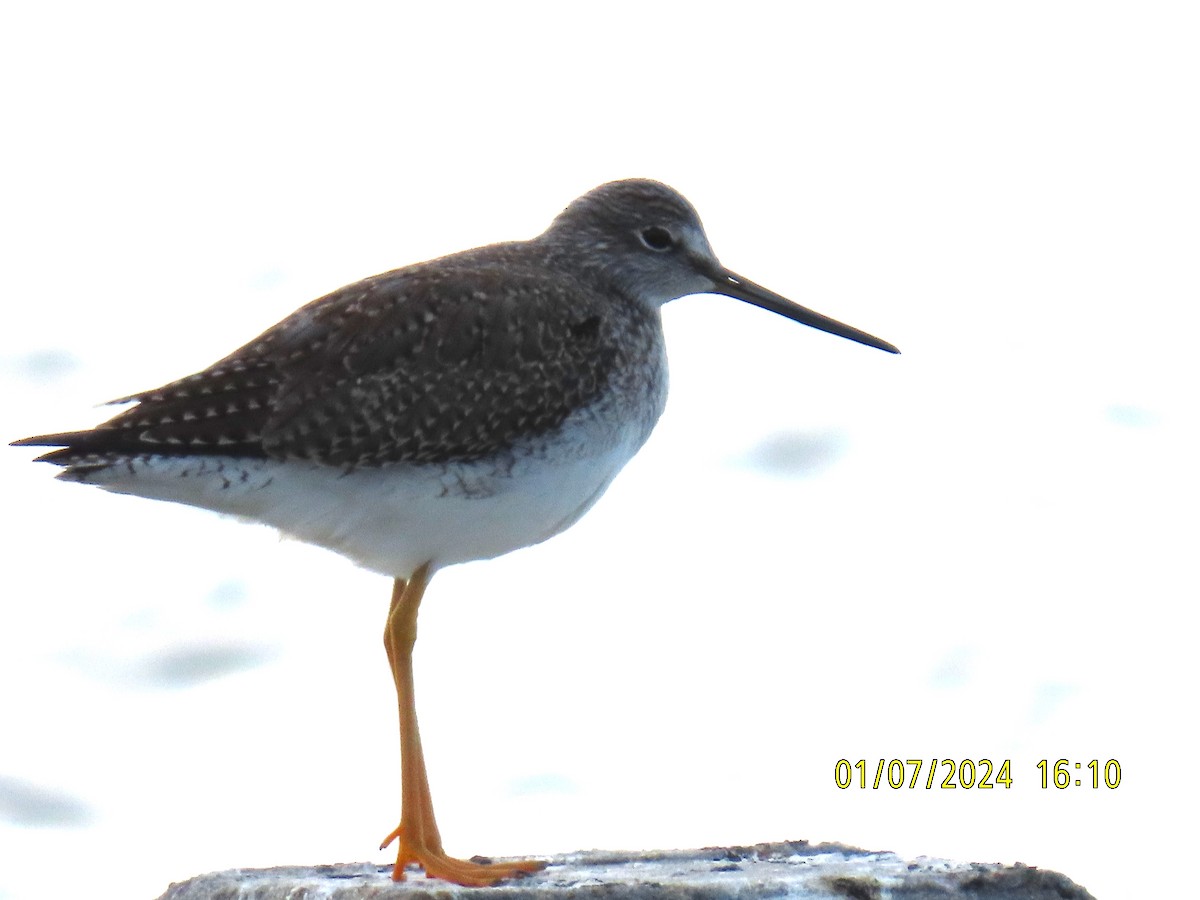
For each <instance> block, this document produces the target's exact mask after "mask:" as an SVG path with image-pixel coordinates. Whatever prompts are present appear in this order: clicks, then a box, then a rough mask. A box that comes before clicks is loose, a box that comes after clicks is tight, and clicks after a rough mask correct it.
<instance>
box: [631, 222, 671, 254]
mask: <svg viewBox="0 0 1200 900" xmlns="http://www.w3.org/2000/svg"><path fill="white" fill-rule="evenodd" d="M638 236H639V237H640V238H641V239H642V243H643V244H645V245H646V246H647V247H649V248H650V249H651V250H656V251H658V252H660V253H661V252H662V251H663V250H670V249H671V248H672V247H674V246H675V238H674V237H672V236H671V232H669V231H667V229H665V228H663V227H662V226H661V225H651V226H650V227H649V228H643V229H642V230H641V232H640V233H639V235H638Z"/></svg>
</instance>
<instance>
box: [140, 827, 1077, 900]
mask: <svg viewBox="0 0 1200 900" xmlns="http://www.w3.org/2000/svg"><path fill="white" fill-rule="evenodd" d="M554 894H560V895H562V896H563V897H570V898H571V900H591V898H615V897H622V898H625V897H628V898H638V900H642V898H653V900H674V898H680V900H683V898H687V900H722V898H738V900H753V898H759V897H788V898H795V900H818V898H819V900H951V898H987V900H1093V898H1092V895H1091V894H1089V893H1088V892H1087V891H1086V890H1084V889H1083V888H1081V887H1079V886H1078V885H1076V884H1075V883H1074V882H1072V881H1071V880H1070V879H1069V878H1067V877H1066V876H1064V875H1059V874H1058V873H1057V872H1048V871H1043V870H1040V869H1036V868H1031V867H1029V866H1024V865H1022V864H1020V863H1017V864H1016V865H1015V866H1002V865H999V864H989V863H959V862H950V861H948V860H942V859H931V858H929V857H924V856H922V857H918V858H917V859H915V860H912V861H909V860H903V859H901V858H900V857H898V856H896V855H895V854H894V853H887V852H881V853H875V852H872V851H868V850H858V849H856V848H854V847H847V846H844V845H842V844H809V843H808V842H807V841H784V842H781V843H775V844H755V845H753V846H747V847H709V848H706V849H703V850H662V851H645V852H637V853H615V852H605V851H599V850H590V851H585V852H580V853H568V854H565V855H563V856H555V857H551V858H550V860H549V865H548V866H547V868H546V869H545V870H544V871H542V872H539V873H537V874H536V875H531V876H530V877H528V878H523V879H521V880H519V881H514V882H509V883H505V884H501V885H498V886H496V887H492V888H463V887H457V886H456V885H451V884H446V883H445V882H442V881H436V880H432V879H426V878H424V877H422V876H421V873H420V871H419V870H415V871H413V872H410V873H409V876H408V880H407V881H404V882H401V883H398V884H397V883H395V882H393V881H392V879H391V866H380V865H376V864H374V863H344V864H338V865H328V866H280V867H278V868H273V869H230V870H229V871H226V872H214V873H212V874H209V875H200V876H197V877H196V878H192V879H189V880H188V881H184V882H180V883H178V884H173V885H171V887H170V888H169V889H168V890H167V892H166V893H165V894H163V895H162V897H160V898H159V900H285V898H286V900H300V898H303V900H365V898H391V897H405V896H408V897H419V898H427V900H435V898H436V900H451V898H461V897H467V896H469V897H472V898H474V900H479V898H482V897H494V898H496V900H526V898H529V900H549V898H551V897H553V895H554Z"/></svg>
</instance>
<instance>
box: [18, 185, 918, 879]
mask: <svg viewBox="0 0 1200 900" xmlns="http://www.w3.org/2000/svg"><path fill="white" fill-rule="evenodd" d="M698 293H716V294H723V295H726V296H728V297H732V298H735V299H737V300H741V301H744V302H746V303H749V304H752V305H754V306H757V307H760V308H762V309H765V310H769V311H770V312H773V313H777V314H778V315H780V316H783V317H785V318H787V319H791V320H792V321H795V322H798V323H801V324H804V325H807V326H810V327H812V328H815V329H819V330H820V331H824V332H827V333H830V334H833V335H837V336H840V337H843V338H847V339H849V340H851V341H855V342H857V343H859V344H863V345H866V346H868V347H873V348H877V349H879V350H883V351H886V352H888V353H899V350H898V349H897V348H896V347H894V346H893V345H892V344H889V343H888V342H886V341H883V340H880V339H879V338H876V337H873V336H872V335H870V334H867V333H866V332H863V331H859V330H858V329H856V328H852V327H850V326H848V325H844V324H842V323H840V322H838V321H835V320H834V319H830V318H828V317H826V316H824V315H821V314H819V313H816V312H814V311H812V310H810V309H807V308H805V307H803V306H800V305H798V304H796V303H793V302H792V301H790V300H787V299H786V298H784V297H782V296H781V295H779V294H776V293H773V292H772V291H769V290H767V289H766V288H764V287H762V286H760V285H758V284H755V283H754V282H752V281H750V280H749V279H746V278H743V277H742V276H741V275H738V274H736V273H734V272H733V271H731V270H729V269H727V268H725V267H724V266H722V265H721V263H720V262H719V261H718V259H717V256H716V255H715V253H714V252H713V249H712V247H711V246H710V244H709V241H708V238H707V236H706V235H705V231H704V227H703V225H702V224H701V221H700V217H699V215H698V214H697V212H696V210H695V208H694V207H693V206H692V204H691V203H689V202H688V201H687V200H686V199H685V198H684V197H683V196H682V195H681V194H680V193H678V192H677V191H675V190H674V189H672V188H670V187H668V186H666V185H665V184H662V183H660V182H658V181H653V180H649V179H642V178H635V179H627V180H622V181H613V182H609V183H606V184H602V185H600V186H599V187H596V188H594V189H592V190H591V191H589V192H587V193H585V194H584V195H582V196H581V197H579V198H578V199H576V200H574V201H573V202H572V203H570V204H569V205H568V206H567V207H566V208H565V209H563V211H562V212H561V213H559V214H558V215H557V216H556V217H555V218H554V219H553V221H552V222H551V224H550V225H549V227H548V228H547V229H546V230H545V231H544V232H543V233H541V234H540V235H538V236H536V237H533V238H531V239H528V240H524V241H510V242H505V243H497V244H491V245H488V246H484V247H479V248H476V249H472V250H466V251H463V252H460V253H454V254H451V255H448V256H443V257H440V258H437V259H433V260H429V261H426V262H420V263H416V264H413V265H408V266H405V267H403V268H399V269H395V270H393V271H389V272H385V273H383V274H379V275H375V276H373V277H369V278H366V279H364V280H361V281H358V282H355V283H353V284H350V285H348V286H346V287H343V288H340V289H339V290H335V291H333V292H332V293H330V294H327V295H325V296H323V297H321V298H319V299H317V300H314V301H312V302H311V303H308V304H306V305H304V306H302V307H300V308H299V309H297V310H296V311H295V312H293V313H292V314H291V315H289V316H287V317H286V318H284V319H283V320H282V321H280V322H279V323H278V324H276V325H274V326H273V327H271V328H268V329H267V330H266V331H265V332H263V333H262V334H260V335H259V336H258V337H256V338H254V339H253V340H251V341H250V342H249V343H247V344H245V345H244V346H242V347H241V348H240V349H237V350H235V351H233V352H232V353H230V354H229V355H228V356H225V357H224V358H223V359H220V360H219V361H217V362H216V363H214V364H213V365H211V366H209V367H208V368H206V369H204V370H203V371H200V372H197V373H195V374H193V375H188V376H186V377H183V378H180V379H178V380H176V381H172V382H170V383H168V384H165V385H163V386H161V387H158V388H154V389H152V390H146V391H142V392H140V393H136V394H130V395H128V396H125V397H121V398H119V399H118V400H114V401H112V403H114V404H117V403H120V404H132V405H131V406H129V407H127V408H125V409H123V410H122V411H120V412H118V413H117V414H116V415H114V416H113V417H112V418H110V419H109V420H108V421H105V422H103V423H102V424H100V425H98V426H96V427H94V428H92V429H89V430H83V431H71V432H65V433H61V434H44V435H38V436H36V437H30V438H25V439H23V440H19V441H15V442H14V444H13V446H40V447H50V448H54V449H52V450H50V451H49V452H46V453H44V454H43V455H41V456H39V457H37V459H38V461H44V462H48V463H52V464H54V465H56V466H60V467H61V472H60V473H59V474H58V477H59V478H60V479H63V480H65V481H69V482H77V483H80V484H88V485H95V486H97V487H100V488H103V489H104V490H107V491H111V492H114V493H119V494H132V495H136V496H139V497H146V498H150V499H154V500H163V501H169V502H175V503H182V504H187V505H190V506H194V507H200V508H203V509H207V510H212V511H215V512H217V513H222V514H228V515H232V516H235V517H239V518H241V519H244V520H249V521H251V522H256V523H262V524H266V525H269V526H272V527H274V528H276V529H278V530H279V531H280V532H281V533H282V534H284V535H286V536H289V537H292V538H297V539H299V540H301V541H305V542H307V543H310V544H315V545H317V546H320V547H324V548H327V549H329V550H332V551H335V552H336V553H339V554H341V555H343V556H345V557H348V558H349V559H350V560H352V561H353V562H354V563H356V564H358V565H359V566H361V567H363V568H365V569H368V570H370V571H372V572H377V573H380V574H382V575H385V576H387V577H389V578H391V579H392V590H391V601H390V604H389V607H388V613H387V618H386V622H385V627H384V647H385V650H386V653H387V658H388V663H389V666H390V668H391V673H392V678H393V681H394V683H395V688H396V697H397V710H398V716H399V725H400V768H401V802H400V806H401V811H400V824H399V825H398V826H397V827H396V828H395V829H393V830H392V831H391V833H390V834H389V835H388V836H387V838H386V839H385V840H384V842H383V843H382V844H381V845H380V849H383V848H385V847H387V846H388V845H390V844H391V843H392V842H393V841H396V842H398V847H397V856H396V862H395V865H394V866H393V868H392V877H393V878H394V879H395V880H397V881H400V880H403V879H404V877H405V872H406V870H407V869H409V868H410V867H419V868H421V869H423V870H424V872H425V875H426V876H427V877H430V878H438V879H442V880H445V881H447V882H452V883H456V884H460V885H468V886H486V885H493V884H496V883H497V882H500V881H503V880H505V879H511V878H516V877H523V876H526V875H529V874H531V873H533V872H536V871H538V870H539V869H541V868H542V867H543V865H544V863H543V861H541V860H537V859H528V860H519V861H498V862H497V861H484V862H480V861H474V860H465V859H459V858H455V857H452V856H450V855H448V854H447V853H446V851H445V850H444V849H443V845H442V839H441V836H440V833H439V831H438V826H437V821H436V818H435V815H434V808H433V802H432V799H431V795H430V790H429V780H428V777H427V774H426V767H425V757H424V753H423V751H422V748H421V738H420V732H419V729H418V725H417V708H416V699H415V693H414V682H413V666H412V653H413V647H414V645H415V642H416V636H417V614H418V610H419V607H420V604H421V601H422V598H423V597H424V595H425V591H426V587H427V585H428V584H429V581H430V579H431V578H432V576H433V575H434V574H435V573H436V572H437V571H438V570H440V569H443V568H445V567H447V566H452V565H456V564H458V563H464V562H469V561H474V560H485V559H491V558H494V557H497V556H500V555H502V554H505V553H509V552H511V551H513V550H517V549H519V548H522V547H528V546H531V545H534V544H538V543H541V542H542V541H545V540H547V539H548V538H550V537H553V536H554V535H556V534H559V533H560V532H562V531H564V530H565V529H567V528H569V527H570V526H571V525H573V524H574V523H575V522H577V521H578V520H579V519H580V517H581V516H583V515H584V513H586V512H587V511H588V510H589V509H590V508H591V507H592V506H593V504H595V503H596V501H597V500H598V499H599V498H600V496H601V495H602V494H603V493H604V492H605V490H606V489H607V488H608V486H609V484H610V483H611V482H612V480H613V479H614V478H615V477H616V475H617V473H618V472H619V471H620V470H621V468H622V467H623V466H624V465H625V464H626V463H627V462H629V460H630V459H631V458H632V457H633V456H634V454H635V453H637V451H638V450H639V449H640V448H641V447H642V445H643V444H644V443H645V442H646V440H647V438H648V437H649V436H650V433H651V431H652V429H653V428H654V426H655V423H656V422H657V421H658V419H659V416H660V415H661V413H662V412H663V409H664V406H665V403H666V396H667V357H666V349H665V343H664V337H663V328H662V318H661V309H662V307H663V305H664V304H666V303H667V302H669V301H671V300H675V299H678V298H680V297H684V296H688V295H692V294H698Z"/></svg>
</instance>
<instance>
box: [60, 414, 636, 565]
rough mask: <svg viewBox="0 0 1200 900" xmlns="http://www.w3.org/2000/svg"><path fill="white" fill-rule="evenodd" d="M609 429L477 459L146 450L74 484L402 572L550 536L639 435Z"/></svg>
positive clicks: (596, 493) (598, 487) (602, 485)
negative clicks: (354, 464)
mask: <svg viewBox="0 0 1200 900" xmlns="http://www.w3.org/2000/svg"><path fill="white" fill-rule="evenodd" d="M609 437H610V438H612V437H614V436H612V435H610V436H609ZM615 437H616V439H615V440H608V441H604V442H600V443H597V442H595V441H588V440H583V441H557V442H551V443H543V444H540V445H529V446H525V447H518V448H514V449H513V450H510V451H506V452H505V453H504V454H503V455H501V456H498V457H496V458H492V459H486V460H480V461H474V462H454V463H443V464H436V465H435V464H430V465H414V464H403V465H394V466H387V467H378V468H359V469H352V470H345V469H341V468H337V467H333V466H327V465H322V464H320V463H316V462H312V461H308V460H295V459H289V460H284V461H280V460H271V459H256V458H230V457H218V456H195V457H190V458H184V457H169V456H159V457H153V456H152V457H142V458H138V459H128V460H123V461H121V462H119V463H116V464H114V465H112V466H110V467H108V468H106V469H103V470H100V471H94V472H92V473H91V474H90V475H89V476H88V477H87V478H86V479H79V480H86V481H87V482H89V483H92V484H96V485H98V486H100V487H103V488H106V489H107V490H110V491H114V492H117V493H127V494H134V495H137V496H141V497H147V498H151V499H156V500H166V501H173V502H177V503H185V504H188V505H191V506H198V507H201V508H204V509H209V510H213V511H216V512H219V513H225V514H229V515H234V516H238V517H240V518H243V519H247V520H250V521H254V522H260V523H263V524H266V525H271V526H273V527H275V528H278V529H279V530H280V531H281V532H282V533H283V534H284V535H286V536H289V537H293V538H296V539H298V540H301V541H304V542H306V543H311V544H316V545H318V546H321V547H326V548H328V549H330V550H334V551H336V552H338V553H341V554H342V555H344V556H347V557H349V558H350V559H352V560H353V561H354V562H356V563H358V564H359V565H361V566H363V567H364V568H367V569H370V570H372V571H376V572H380V573H382V574H386V575H390V576H393V577H400V578H403V577H407V576H408V575H410V574H411V573H412V572H413V571H414V570H415V569H416V568H417V567H418V566H420V565H422V564H423V563H425V562H432V563H433V565H434V567H435V568H440V567H444V566H448V565H454V564H455V563H461V562H468V561H471V560H478V559H490V558H492V557H495V556H500V555H502V554H504V553H508V552H510V551H512V550H516V549H518V548H520V547H527V546H530V545H532V544H537V543H540V542H541V541H544V540H546V539H547V538H550V537H552V536H554V535H555V534H558V533H559V532H560V531H562V530H564V529H565V528H567V527H568V526H570V525H571V524H573V523H574V522H575V521H576V520H577V519H578V518H579V517H580V516H582V515H583V514H584V513H585V512H586V511H587V510H588V509H589V508H590V507H591V506H592V504H593V503H595V502H596V500H597V499H599V497H600V495H601V494H603V493H604V490H605V489H606V488H607V487H608V485H609V483H610V482H611V481H612V479H613V478H614V477H615V476H616V474H617V473H618V472H619V471H620V470H621V468H622V467H623V466H624V465H625V463H626V462H628V461H629V459H630V458H631V457H632V456H633V454H634V453H636V452H637V449H638V447H639V446H640V445H641V443H642V440H644V436H643V435H641V434H637V433H630V434H628V435H617V436H615Z"/></svg>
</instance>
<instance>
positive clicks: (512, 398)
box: [262, 267, 617, 466]
mask: <svg viewBox="0 0 1200 900" xmlns="http://www.w3.org/2000/svg"><path fill="white" fill-rule="evenodd" d="M602 310H607V312H608V313H610V314H611V312H612V310H613V307H612V302H611V300H609V301H607V303H602V302H601V300H600V298H598V297H593V296H591V295H590V294H589V293H588V292H587V291H586V290H582V289H581V288H580V286H578V285H576V284H573V283H570V282H567V281H565V280H562V281H559V280H555V279H549V278H547V277H546V273H545V272H541V273H539V274H538V275H534V274H533V273H530V274H529V275H528V276H527V277H522V275H521V273H520V272H519V271H514V269H513V268H512V267H505V268H503V269H500V268H483V269H463V270H455V269H453V268H449V267H443V268H442V269H441V270H440V271H436V272H430V271H428V270H424V269H421V268H419V267H418V268H417V269H415V270H410V271H406V272H405V273H403V274H402V275H400V276H398V277H397V278H396V279H395V280H394V281H392V280H389V279H386V278H385V279H383V280H379V281H372V282H367V283H364V284H362V285H360V286H359V289H358V291H357V293H356V294H355V295H354V296H352V297H350V298H349V299H348V300H347V301H346V302H344V303H341V304H336V305H335V304H331V305H327V306H325V307H322V308H319V309H316V310H313V313H312V316H311V317H310V319H309V320H308V321H305V322H301V323H299V324H298V325H297V326H296V327H295V328H294V330H293V333H292V334H290V335H288V337H287V339H286V340H285V341H283V342H281V344H280V345H279V346H278V347H277V348H276V349H275V354H276V355H277V356H279V357H281V358H280V359H279V360H278V362H277V366H278V368H279V371H280V373H281V376H282V379H281V383H280V385H279V389H278V392H277V394H276V396H275V400H274V404H273V409H272V414H271V416H270V419H269V421H268V422H267V423H266V426H265V429H264V433H263V437H262V442H263V446H264V448H265V449H266V451H267V453H268V454H269V455H271V456H275V457H292V458H304V459H313V460H317V461H320V462H324V463H329V464H334V465H345V466H376V465H383V464H387V463H395V462H445V461H468V460H475V459H480V458H484V457H487V456H489V455H492V454H495V453H496V452H498V451H499V450H501V449H503V448H505V447H507V446H510V445H511V444H512V443H513V442H514V441H515V440H517V439H518V438H520V437H522V436H537V435H540V434H545V433H547V432H549V431H552V430H553V429H554V428H556V427H557V426H558V425H560V424H561V423H562V422H563V421H564V420H565V419H566V417H567V416H568V415H569V414H570V412H571V410H572V409H574V408H577V407H582V406H586V405H588V404H589V403H591V402H592V401H593V400H595V399H596V398H597V397H598V396H599V395H600V394H601V392H602V391H604V390H605V388H606V386H607V384H608V382H609V379H610V377H611V375H612V372H613V368H614V366H615V365H616V364H617V351H616V349H615V345H614V343H613V342H612V341H606V340H604V339H603V337H604V335H603V333H602V332H603V331H604V330H605V327H606V323H605V321H604V314H603V312H602ZM607 324H608V325H609V327H611V323H607Z"/></svg>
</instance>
